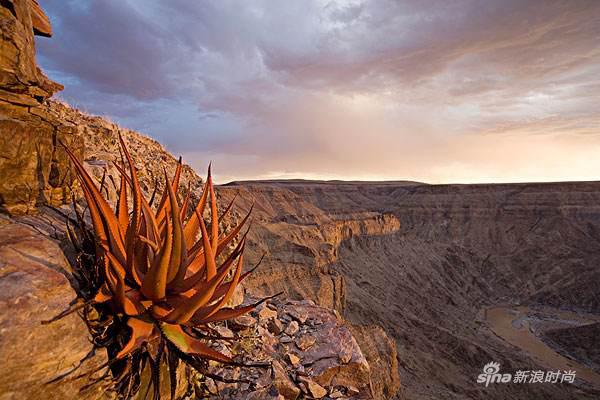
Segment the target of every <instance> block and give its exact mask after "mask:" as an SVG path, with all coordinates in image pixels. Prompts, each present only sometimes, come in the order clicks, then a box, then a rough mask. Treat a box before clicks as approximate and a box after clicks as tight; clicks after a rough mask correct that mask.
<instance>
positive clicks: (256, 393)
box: [201, 299, 381, 400]
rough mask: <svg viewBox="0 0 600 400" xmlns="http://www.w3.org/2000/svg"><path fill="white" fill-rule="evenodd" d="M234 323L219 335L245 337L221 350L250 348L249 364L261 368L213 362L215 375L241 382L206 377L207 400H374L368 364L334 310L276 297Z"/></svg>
mask: <svg viewBox="0 0 600 400" xmlns="http://www.w3.org/2000/svg"><path fill="white" fill-rule="evenodd" d="M247 301H249V299H248V300H247ZM230 326H231V330H229V329H227V328H225V329H224V330H221V331H220V332H219V333H221V334H225V335H228V336H230V337H233V336H234V335H236V336H238V337H241V338H244V339H243V341H242V342H240V343H238V344H235V343H233V344H232V345H231V346H227V345H225V346H223V347H221V348H220V350H222V351H226V352H230V351H231V349H235V348H236V347H237V348H239V347H240V346H241V347H244V348H247V349H249V353H248V354H247V355H246V356H244V358H245V362H246V363H248V364H251V365H252V364H254V365H259V366H258V367H251V368H240V367H227V366H222V365H214V366H212V367H211V371H210V372H211V373H213V374H215V375H217V376H219V377H221V378H225V380H229V381H232V380H238V381H239V382H227V381H221V380H219V379H218V378H215V379H212V378H210V377H207V378H206V379H205V381H204V382H203V383H202V384H201V386H202V389H201V391H202V393H203V395H207V396H208V398H209V399H247V398H257V399H259V398H260V399H270V398H273V399H276V398H283V399H286V400H295V399H300V398H314V399H321V398H337V399H359V398H361V399H371V398H373V394H372V392H371V369H370V367H369V363H368V362H367V359H366V358H365V356H364V355H363V353H362V351H361V349H360V347H359V346H358V343H357V342H356V340H355V339H354V337H353V336H352V332H351V330H350V328H349V327H348V326H347V325H346V324H345V323H344V322H343V321H342V320H341V319H340V318H339V317H338V316H336V314H335V313H334V312H332V311H331V310H327V309H325V308H322V307H319V306H317V305H315V304H314V303H313V302H312V301H278V300H277V299H274V300H270V301H269V302H267V303H266V304H263V305H261V306H260V307H259V308H258V309H257V310H256V311H255V312H252V313H251V314H250V316H249V317H247V318H244V320H243V321H240V323H236V321H234V322H233V323H232V324H231V325H230ZM376 398H381V397H376Z"/></svg>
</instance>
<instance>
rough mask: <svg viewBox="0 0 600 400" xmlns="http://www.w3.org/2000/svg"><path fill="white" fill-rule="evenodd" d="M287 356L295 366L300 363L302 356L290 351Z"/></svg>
mask: <svg viewBox="0 0 600 400" xmlns="http://www.w3.org/2000/svg"><path fill="white" fill-rule="evenodd" d="M287 358H288V361H289V362H290V364H292V365H293V366H296V365H298V364H300V357H298V356H297V355H295V354H294V353H288V355H287Z"/></svg>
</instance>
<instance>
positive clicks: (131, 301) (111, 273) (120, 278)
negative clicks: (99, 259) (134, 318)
mask: <svg viewBox="0 0 600 400" xmlns="http://www.w3.org/2000/svg"><path fill="white" fill-rule="evenodd" d="M105 255H106V256H107V257H108V259H109V261H110V264H111V266H112V267H113V268H112V270H108V271H107V272H106V275H107V279H109V281H112V282H113V286H114V290H113V294H114V298H115V300H116V301H117V303H118V306H119V307H120V308H121V310H122V311H123V312H124V313H125V314H126V315H140V314H142V313H143V312H144V311H146V308H147V307H146V306H144V304H142V302H141V301H140V298H139V296H136V295H135V293H137V291H134V290H131V288H130V287H128V286H127V285H126V284H125V279H124V278H125V274H124V268H123V266H122V265H120V263H119V261H118V260H117V259H116V258H115V257H114V256H113V255H112V254H111V253H110V252H106V253H105ZM128 292H131V293H132V295H131V296H128V295H127V293H128Z"/></svg>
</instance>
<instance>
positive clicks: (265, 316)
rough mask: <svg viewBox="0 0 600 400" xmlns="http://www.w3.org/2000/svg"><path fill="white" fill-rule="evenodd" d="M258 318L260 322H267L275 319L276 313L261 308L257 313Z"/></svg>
mask: <svg viewBox="0 0 600 400" xmlns="http://www.w3.org/2000/svg"><path fill="white" fill-rule="evenodd" d="M258 318H259V319H260V320H261V321H268V320H270V319H277V311H276V310H271V309H270V308H269V307H266V306H265V307H262V308H261V309H260V311H259V312H258ZM277 334H279V333H277Z"/></svg>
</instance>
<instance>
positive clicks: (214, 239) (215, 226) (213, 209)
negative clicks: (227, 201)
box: [208, 176, 219, 255]
mask: <svg viewBox="0 0 600 400" xmlns="http://www.w3.org/2000/svg"><path fill="white" fill-rule="evenodd" d="M208 180H209V184H208V188H209V190H210V220H211V222H210V227H211V231H212V232H211V247H212V248H213V249H214V250H215V255H216V254H218V253H216V250H217V246H218V245H219V211H218V210H217V197H216V196H215V189H214V187H213V182H212V177H210V176H209V177H208Z"/></svg>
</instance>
